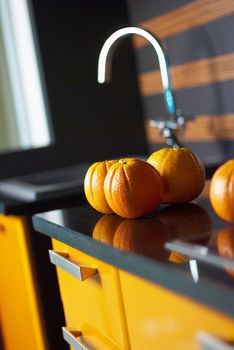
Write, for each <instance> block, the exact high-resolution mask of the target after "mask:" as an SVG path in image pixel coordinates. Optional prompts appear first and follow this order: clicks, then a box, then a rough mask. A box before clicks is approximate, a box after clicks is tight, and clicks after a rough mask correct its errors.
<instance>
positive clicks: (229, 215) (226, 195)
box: [210, 159, 234, 222]
mask: <svg viewBox="0 0 234 350" xmlns="http://www.w3.org/2000/svg"><path fill="white" fill-rule="evenodd" d="M210 201H211V204H212V206H213V208H214V210H215V212H216V213H217V214H218V215H219V216H220V217H221V218H222V219H224V220H227V221H231V222H234V159H231V160H229V161H227V162H226V163H224V164H223V165H221V166H220V167H219V168H218V169H217V170H216V172H215V173H214V175H213V177H212V179H211V184H210Z"/></svg>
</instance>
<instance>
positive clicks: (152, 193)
mask: <svg viewBox="0 0 234 350" xmlns="http://www.w3.org/2000/svg"><path fill="white" fill-rule="evenodd" d="M104 192H105V196H106V200H107V202H108V204H109V206H110V207H111V209H112V210H113V211H114V212H115V213H116V214H118V215H120V216H122V217H124V218H127V219H131V218H137V217H140V216H144V215H147V214H149V213H151V212H152V211H153V210H155V209H156V208H157V207H158V206H159V205H160V202H161V199H162V195H163V182H162V179H161V176H160V175H159V173H158V172H157V171H156V170H155V168H154V167H153V166H152V165H150V164H149V163H147V162H145V161H143V160H140V159H134V158H126V159H121V160H119V162H117V163H115V164H113V165H112V167H111V168H110V169H109V171H108V173H107V176H106V178H105V182H104Z"/></svg>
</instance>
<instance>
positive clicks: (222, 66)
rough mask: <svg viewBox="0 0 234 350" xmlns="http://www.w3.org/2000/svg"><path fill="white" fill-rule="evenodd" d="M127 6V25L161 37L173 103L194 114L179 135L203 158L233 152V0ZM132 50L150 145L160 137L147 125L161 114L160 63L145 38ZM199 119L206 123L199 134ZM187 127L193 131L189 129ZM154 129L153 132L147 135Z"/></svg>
mask: <svg viewBox="0 0 234 350" xmlns="http://www.w3.org/2000/svg"><path fill="white" fill-rule="evenodd" d="M128 6H129V14H130V19H131V24H132V25H136V26H139V27H142V28H145V29H147V30H149V31H151V32H152V33H154V34H156V35H158V36H159V38H160V39H161V40H163V42H164V44H165V46H166V49H167V53H168V55H169V62H170V66H171V71H172V73H173V74H172V77H171V80H172V87H174V90H175V91H174V94H175V100H176V102H177V106H178V107H179V108H181V109H182V110H183V111H184V112H185V114H187V115H188V119H190V118H191V117H195V120H194V122H189V123H188V129H189V130H188V133H187V135H190V136H188V137H185V138H184V139H182V141H183V142H184V143H185V144H186V145H189V147H191V148H192V149H193V150H194V151H196V152H197V153H198V154H199V155H200V157H201V158H202V159H203V160H204V162H205V163H207V164H210V163H212V162H222V161H224V160H225V159H227V158H230V157H233V154H234V102H233V101H234V95H233V91H234V64H233V57H234V55H233V53H234V41H233V33H234V2H233V1H231V0H220V1H212V0H196V1H192V0H189V1H180V0H175V1H170V0H163V1H153V0H147V1H144V2H143V1H140V0H135V1H130V0H129V1H128ZM160 35H161V36H160ZM135 53H136V58H137V64H138V65H137V67H138V72H139V81H140V85H141V94H142V101H143V111H144V117H145V123H146V127H147V130H148V139H149V144H150V149H151V151H152V150H155V149H158V148H160V147H162V141H163V140H162V138H161V137H160V136H159V135H158V134H157V132H156V133H155V134H154V130H151V129H150V128H151V127H150V126H149V120H150V119H159V118H161V117H165V115H166V112H165V105H164V99H163V95H162V93H161V92H162V84H161V80H160V79H158V78H159V75H158V73H159V65H158V60H157V57H155V54H154V51H153V49H152V47H151V46H150V45H148V44H147V43H146V42H143V41H140V40H139V39H137V40H136V41H135ZM201 71H202V74H201ZM177 74H178V75H177ZM173 81H174V85H173ZM156 84H157V86H156ZM196 117H198V118H197V119H196ZM202 118H203V120H201V119H202ZM212 118H213V120H214V121H215V122H214V123H213V122H212ZM214 118H215V119H214ZM219 123H220V132H219V130H218V124H219ZM200 125H203V126H204V128H205V131H204V130H203V132H202V133H201V135H199V132H198V131H199V126H200ZM214 127H215V129H212V128H214ZM191 128H194V129H195V131H194V132H191ZM156 134H157V135H158V136H153V137H152V135H156ZM185 135H186V132H185ZM231 135H233V136H231ZM189 137H191V139H189ZM206 140H207V141H206ZM164 146H165V145H164Z"/></svg>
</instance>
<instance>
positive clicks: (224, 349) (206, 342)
mask: <svg viewBox="0 0 234 350" xmlns="http://www.w3.org/2000/svg"><path fill="white" fill-rule="evenodd" d="M197 339H198V342H199V344H200V346H201V349H202V350H234V342H232V343H231V342H230V343H229V342H226V341H224V340H223V339H219V338H216V337H214V336H213V335H210V334H208V333H206V332H203V331H201V332H198V333H197Z"/></svg>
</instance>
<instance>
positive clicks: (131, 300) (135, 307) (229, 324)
mask: <svg viewBox="0 0 234 350" xmlns="http://www.w3.org/2000/svg"><path fill="white" fill-rule="evenodd" d="M119 274H120V282H121V288H122V293H123V301H124V308H125V314H126V321H127V327H128V332H129V340H130V348H131V349H133V350H142V349H144V350H152V349H163V350H171V349H173V350H198V349H199V350H202V349H210V350H211V349H212V350H213V349H216V350H217V349H229V347H221V345H220V344H221V339H223V340H222V341H223V342H224V343H225V342H227V341H233V340H234V319H232V318H229V317H227V316H225V315H223V314H221V313H218V312H215V311H213V310H211V309H209V308H206V307H204V306H202V305H200V304H197V303H195V302H192V301H191V300H189V299H186V298H184V297H182V296H179V295H177V294H175V293H173V292H170V291H168V290H166V289H164V288H162V287H159V286H155V285H154V284H151V283H149V282H146V281H144V280H142V279H140V278H137V277H135V276H133V275H131V274H129V273H126V272H124V271H120V272H119ZM198 338H199V341H200V342H201V341H202V342H203V343H206V345H207V347H205V346H203V347H202V346H201V345H200V343H199V341H198ZM214 338H215V339H214ZM216 340H217V341H216ZM215 342H216V347H214V346H215ZM208 344H210V345H212V346H210V347H208ZM217 344H218V346H217ZM232 346H233V345H232ZM230 349H232V347H230Z"/></svg>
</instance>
